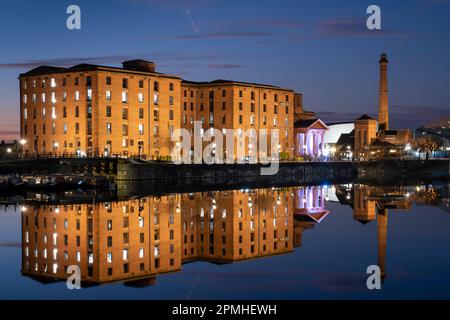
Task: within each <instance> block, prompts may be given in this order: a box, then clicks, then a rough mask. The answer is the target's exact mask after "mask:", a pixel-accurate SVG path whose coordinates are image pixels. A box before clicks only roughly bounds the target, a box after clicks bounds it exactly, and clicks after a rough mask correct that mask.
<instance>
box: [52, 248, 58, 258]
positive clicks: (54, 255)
mask: <svg viewBox="0 0 450 320" xmlns="http://www.w3.org/2000/svg"><path fill="white" fill-rule="evenodd" d="M57 258H58V249H56V248H55V249H53V260H56V259H57Z"/></svg>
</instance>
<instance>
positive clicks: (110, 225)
mask: <svg viewBox="0 0 450 320" xmlns="http://www.w3.org/2000/svg"><path fill="white" fill-rule="evenodd" d="M106 228H107V229H108V230H112V220H108V221H107V222H106Z"/></svg>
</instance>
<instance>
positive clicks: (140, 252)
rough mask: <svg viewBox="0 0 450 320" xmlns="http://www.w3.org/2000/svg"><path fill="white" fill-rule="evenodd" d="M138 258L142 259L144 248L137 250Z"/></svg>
mask: <svg viewBox="0 0 450 320" xmlns="http://www.w3.org/2000/svg"><path fill="white" fill-rule="evenodd" d="M139 258H141V259H142V258H144V248H140V249H139Z"/></svg>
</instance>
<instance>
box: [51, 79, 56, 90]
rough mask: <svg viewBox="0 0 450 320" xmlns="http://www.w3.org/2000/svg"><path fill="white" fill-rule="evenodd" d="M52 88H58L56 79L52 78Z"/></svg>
mask: <svg viewBox="0 0 450 320" xmlns="http://www.w3.org/2000/svg"><path fill="white" fill-rule="evenodd" d="M50 86H51V87H52V88H54V87H56V80H55V78H52V79H51V80H50Z"/></svg>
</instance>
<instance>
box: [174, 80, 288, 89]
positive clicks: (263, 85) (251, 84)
mask: <svg viewBox="0 0 450 320" xmlns="http://www.w3.org/2000/svg"><path fill="white" fill-rule="evenodd" d="M182 83H183V84H192V85H200V86H201V85H226V84H236V85H242V86H255V87H266V88H272V89H279V90H285V91H294V90H292V89H286V88H282V87H278V86H274V85H270V84H262V83H254V82H243V81H233V80H224V79H216V80H213V81H190V80H183V81H182Z"/></svg>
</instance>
